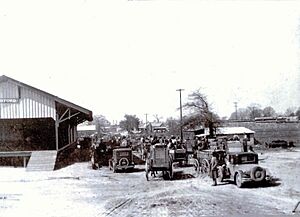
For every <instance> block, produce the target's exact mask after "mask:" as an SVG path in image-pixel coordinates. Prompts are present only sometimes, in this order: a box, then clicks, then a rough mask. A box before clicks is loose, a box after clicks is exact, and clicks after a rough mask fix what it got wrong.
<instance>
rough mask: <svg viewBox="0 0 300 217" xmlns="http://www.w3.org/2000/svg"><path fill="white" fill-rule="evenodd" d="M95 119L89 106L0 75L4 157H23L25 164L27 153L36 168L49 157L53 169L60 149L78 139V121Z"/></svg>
mask: <svg viewBox="0 0 300 217" xmlns="http://www.w3.org/2000/svg"><path fill="white" fill-rule="evenodd" d="M92 119H93V118H92V112H91V111H89V110H88V109H85V108H83V107H80V106H78V105H75V104H74V103H71V102H68V101H66V100H64V99H61V98H59V97H57V96H54V95H51V94H49V93H47V92H45V91H42V90H39V89H37V88H34V87H32V86H29V85H27V84H24V83H22V82H19V81H16V80H14V79H12V78H9V77H7V76H5V75H3V76H0V159H3V158H4V157H23V158H24V166H25V165H26V157H27V159H29V162H28V165H27V167H29V166H30V165H31V163H32V166H31V167H32V170H35V169H36V170H39V169H38V168H37V167H38V166H36V164H37V163H38V162H44V164H47V163H46V162H47V159H49V164H51V166H50V167H49V166H48V169H46V170H53V168H54V164H55V159H56V155H57V153H59V152H60V151H61V150H63V149H65V148H66V147H68V146H70V145H72V144H74V143H75V142H76V140H77V125H78V124H80V123H82V122H84V121H92ZM53 159H54V160H53ZM53 161H54V163H53ZM45 168H46V167H45ZM49 168H50V169H49ZM41 170H42V169H41Z"/></svg>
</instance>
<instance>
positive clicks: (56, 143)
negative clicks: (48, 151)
mask: <svg viewBox="0 0 300 217" xmlns="http://www.w3.org/2000/svg"><path fill="white" fill-rule="evenodd" d="M58 127H59V117H58V114H56V120H55V145H56V151H58Z"/></svg>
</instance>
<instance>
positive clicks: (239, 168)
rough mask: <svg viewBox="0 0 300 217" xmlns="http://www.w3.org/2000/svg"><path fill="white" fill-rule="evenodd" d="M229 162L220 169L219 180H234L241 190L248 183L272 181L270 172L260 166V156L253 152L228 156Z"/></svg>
mask: <svg viewBox="0 0 300 217" xmlns="http://www.w3.org/2000/svg"><path fill="white" fill-rule="evenodd" d="M227 159H228V162H227V164H226V165H224V166H223V168H220V170H219V174H218V176H219V177H218V179H219V181H222V180H224V179H230V180H233V181H234V183H235V184H236V186H237V187H239V188H241V187H242V186H243V185H244V183H246V182H256V183H258V182H260V183H261V182H265V181H270V180H271V178H272V177H271V175H270V172H269V171H268V169H267V168H263V167H261V166H260V165H259V164H258V154H257V153H253V152H237V153H229V154H228V158H227Z"/></svg>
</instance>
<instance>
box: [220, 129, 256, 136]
mask: <svg viewBox="0 0 300 217" xmlns="http://www.w3.org/2000/svg"><path fill="white" fill-rule="evenodd" d="M216 133H217V134H223V135H230V134H244V133H246V134H252V133H255V132H254V131H253V130H250V129H248V128H246V127H219V128H217V131H216Z"/></svg>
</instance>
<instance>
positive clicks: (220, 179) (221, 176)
mask: <svg viewBox="0 0 300 217" xmlns="http://www.w3.org/2000/svg"><path fill="white" fill-rule="evenodd" d="M223 178H224V168H219V169H218V178H217V180H218V182H223Z"/></svg>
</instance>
